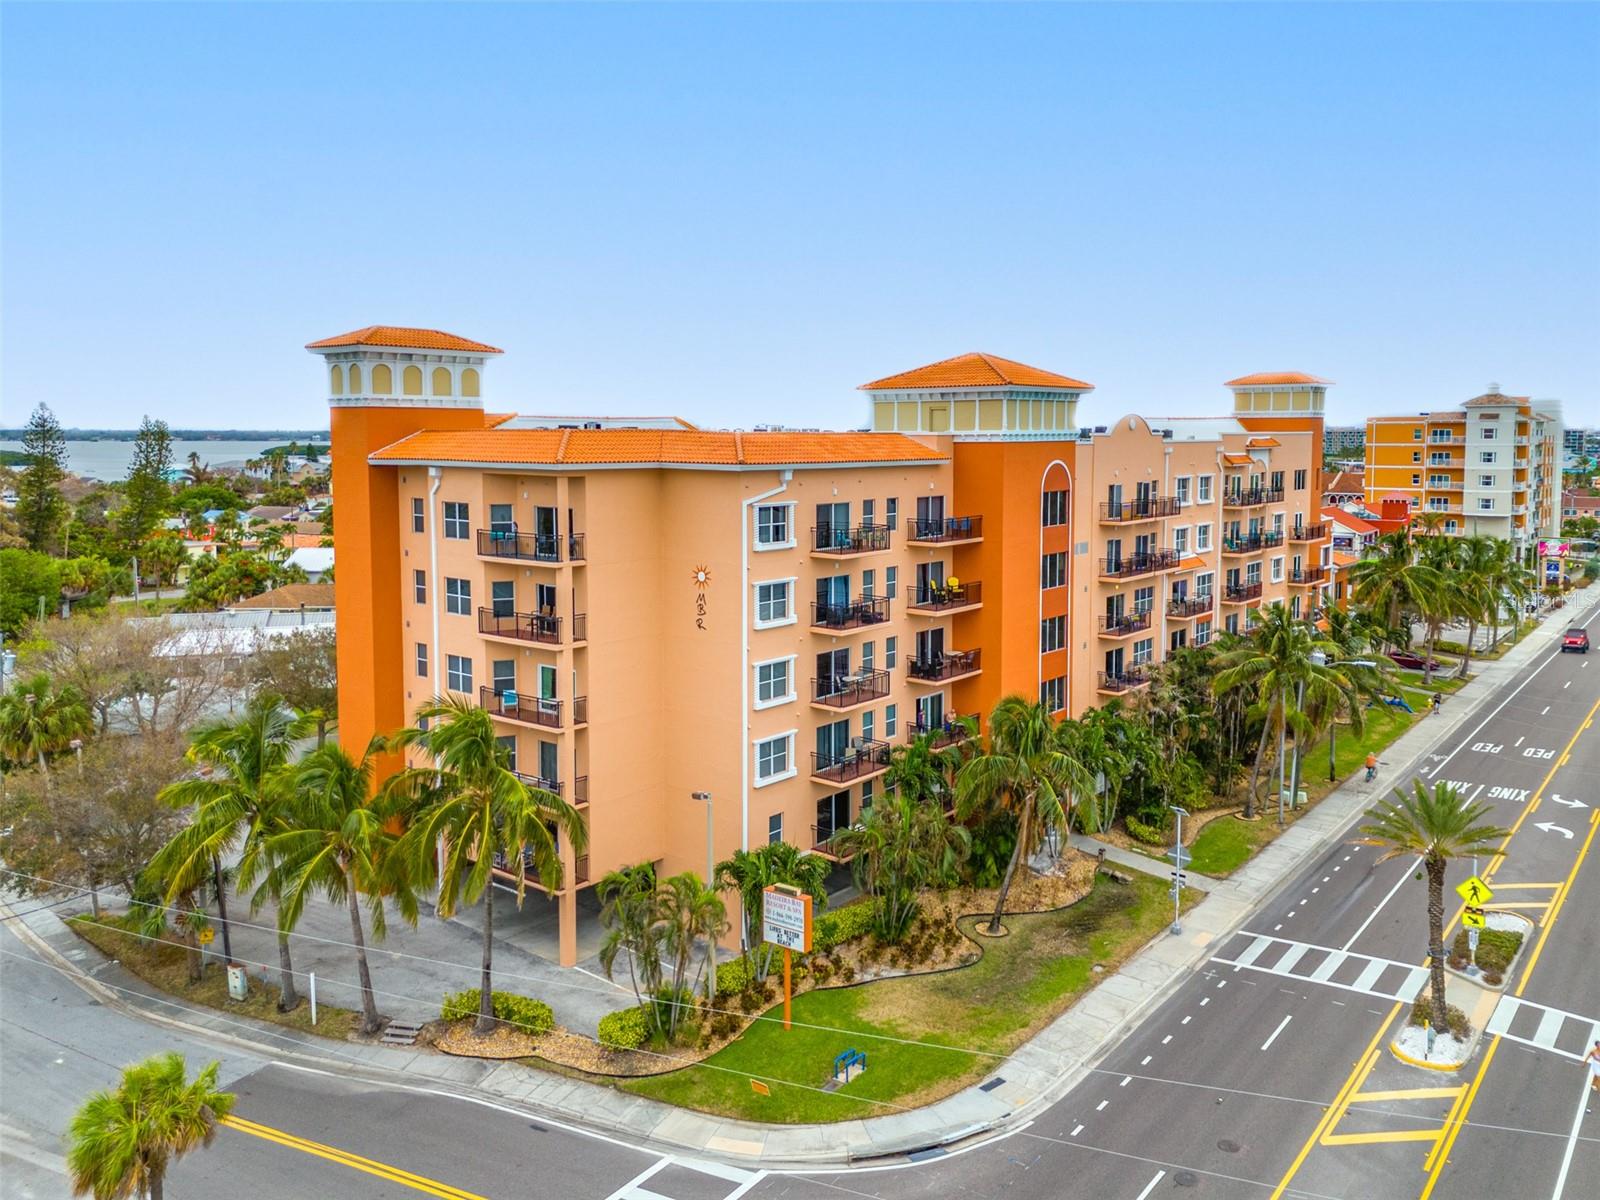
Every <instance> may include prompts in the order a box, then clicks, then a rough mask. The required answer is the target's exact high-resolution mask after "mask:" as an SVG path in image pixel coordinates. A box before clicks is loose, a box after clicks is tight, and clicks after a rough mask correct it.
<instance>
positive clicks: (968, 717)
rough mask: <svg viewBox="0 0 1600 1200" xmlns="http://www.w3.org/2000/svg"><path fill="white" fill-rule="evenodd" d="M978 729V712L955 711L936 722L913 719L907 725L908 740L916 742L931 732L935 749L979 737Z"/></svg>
mask: <svg viewBox="0 0 1600 1200" xmlns="http://www.w3.org/2000/svg"><path fill="white" fill-rule="evenodd" d="M977 729H978V714H977V713H953V714H951V715H950V716H948V717H946V718H945V719H944V720H942V721H940V722H938V723H936V724H924V723H923V722H921V721H912V722H911V723H910V724H909V725H907V726H906V741H908V742H914V741H916V740H917V739H918V738H919V737H922V736H923V735H924V734H931V735H932V740H931V741H930V743H929V744H930V745H931V746H932V747H933V748H934V749H935V750H942V749H944V747H946V746H953V745H955V744H956V743H957V742H965V741H970V740H971V739H972V738H975V737H977V736H978V734H977Z"/></svg>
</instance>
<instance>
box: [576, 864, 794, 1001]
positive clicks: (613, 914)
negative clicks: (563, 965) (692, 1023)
mask: <svg viewBox="0 0 1600 1200" xmlns="http://www.w3.org/2000/svg"><path fill="white" fill-rule="evenodd" d="M774 844H775V845H786V844H787V843H783V842H778V843H774ZM738 853H743V851H739V852H738ZM818 861H821V860H820V859H819V860H818ZM727 865H728V864H726V863H724V864H722V866H727ZM718 871H719V877H720V871H721V868H720V867H719V868H718ZM595 894H596V895H597V896H599V898H600V926H601V928H603V929H604V930H605V931H606V936H605V939H604V940H603V941H602V942H601V943H600V969H601V970H603V971H604V972H605V973H606V978H607V979H610V978H612V972H613V971H614V970H615V968H616V962H617V956H618V955H619V954H624V953H625V954H627V956H628V980H629V982H630V983H631V984H632V985H633V996H634V999H635V1000H637V1001H638V1002H639V1004H640V1005H641V1006H643V1005H644V998H645V997H646V996H655V995H656V993H657V992H659V991H660V990H661V953H660V950H661V934H662V930H661V927H660V923H659V922H658V920H657V913H656V910H655V896H656V869H655V867H654V865H652V864H651V863H638V864H636V865H634V866H631V867H619V868H618V869H617V870H615V871H607V872H606V873H605V875H604V876H602V877H601V879H600V882H599V883H598V884H596V885H595ZM650 1012H651V1014H652V1017H654V1015H655V1009H654V1008H653V1007H652V1008H651V1009H650Z"/></svg>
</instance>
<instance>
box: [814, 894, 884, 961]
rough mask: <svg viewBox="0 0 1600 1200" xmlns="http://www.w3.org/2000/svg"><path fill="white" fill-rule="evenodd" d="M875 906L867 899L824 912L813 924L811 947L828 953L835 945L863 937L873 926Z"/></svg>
mask: <svg viewBox="0 0 1600 1200" xmlns="http://www.w3.org/2000/svg"><path fill="white" fill-rule="evenodd" d="M875 907H876V906H875V905H873V904H871V903H869V902H867V901H861V902H860V903H857V904H847V905H845V906H844V907H843V908H835V909H830V910H829V911H827V912H825V913H823V914H822V915H821V916H820V917H818V918H817V920H816V923H815V924H814V925H813V926H812V929H811V949H812V950H813V951H822V952H823V953H826V952H827V951H829V950H832V949H833V948H834V947H835V946H842V945H843V944H844V943H845V942H850V941H854V940H855V939H856V938H858V937H861V936H862V935H863V934H865V933H867V932H868V931H869V930H870V929H871V928H872V916H873V912H874V910H875Z"/></svg>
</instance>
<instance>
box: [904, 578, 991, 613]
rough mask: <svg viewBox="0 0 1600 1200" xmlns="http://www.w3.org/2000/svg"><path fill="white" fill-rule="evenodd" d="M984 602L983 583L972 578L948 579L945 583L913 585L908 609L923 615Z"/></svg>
mask: <svg viewBox="0 0 1600 1200" xmlns="http://www.w3.org/2000/svg"><path fill="white" fill-rule="evenodd" d="M982 603H983V584H982V583H977V582H973V581H972V580H967V579H962V580H956V579H947V580H945V581H944V582H943V583H929V584H923V585H921V586H919V587H913V588H912V589H911V594H910V596H909V597H907V600H906V611H907V612H913V613H920V614H921V615H923V616H939V615H941V614H943V613H949V612H961V611H963V610H965V609H969V608H977V607H978V606H979V605H981V604H982Z"/></svg>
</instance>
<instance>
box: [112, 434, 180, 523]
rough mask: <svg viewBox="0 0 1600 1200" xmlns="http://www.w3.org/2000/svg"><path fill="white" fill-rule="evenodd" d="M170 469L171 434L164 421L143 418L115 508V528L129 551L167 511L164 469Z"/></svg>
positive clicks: (168, 499)
mask: <svg viewBox="0 0 1600 1200" xmlns="http://www.w3.org/2000/svg"><path fill="white" fill-rule="evenodd" d="M171 469H172V434H171V433H170V432H169V431H168V430H167V423H166V422H165V421H152V420H151V419H150V418H149V417H145V419H144V421H143V423H142V424H140V426H139V434H138V436H137V437H136V438H135V439H134V442H133V459H132V461H131V462H130V463H129V466H128V479H127V482H126V483H124V484H123V485H122V496H123V503H122V507H121V508H120V509H119V510H117V529H118V532H119V533H120V534H121V535H122V543H123V545H124V546H127V547H128V548H129V552H131V553H137V547H138V545H139V543H140V542H142V541H143V540H144V539H145V537H146V535H148V534H149V532H150V531H151V530H152V529H154V528H155V527H156V522H158V521H159V520H161V518H162V517H163V516H164V515H165V514H166V511H167V505H168V504H169V503H170V502H171V500H172V486H171V485H170V484H169V483H168V482H167V472H168V471H170V470H171Z"/></svg>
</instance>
